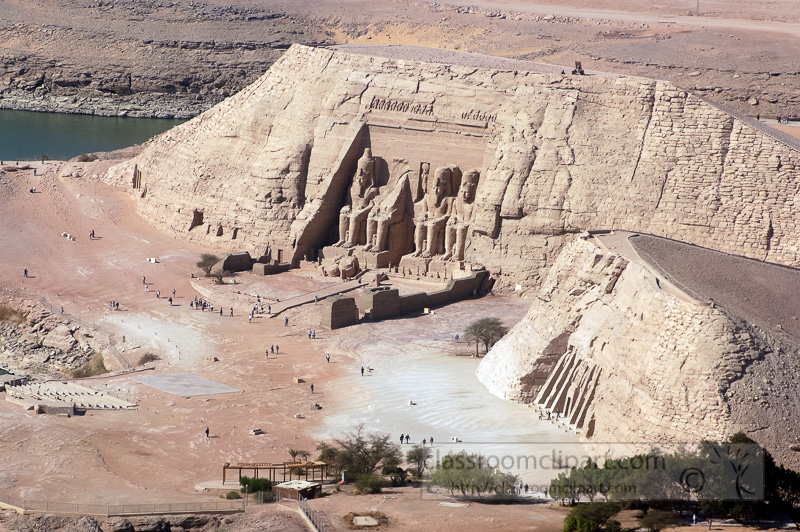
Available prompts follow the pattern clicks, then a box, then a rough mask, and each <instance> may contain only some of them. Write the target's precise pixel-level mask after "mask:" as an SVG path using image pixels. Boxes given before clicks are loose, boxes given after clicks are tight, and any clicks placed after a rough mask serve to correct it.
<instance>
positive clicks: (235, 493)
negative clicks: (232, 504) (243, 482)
mask: <svg viewBox="0 0 800 532" xmlns="http://www.w3.org/2000/svg"><path fill="white" fill-rule="evenodd" d="M225 498H226V499H241V498H242V496H241V495H239V492H238V491H229V492H228V493H226V494H225Z"/></svg>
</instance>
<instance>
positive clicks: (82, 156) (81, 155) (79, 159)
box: [78, 153, 97, 163]
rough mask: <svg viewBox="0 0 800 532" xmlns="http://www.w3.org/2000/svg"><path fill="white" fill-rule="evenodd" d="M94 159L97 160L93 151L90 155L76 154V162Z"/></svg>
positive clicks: (86, 161) (87, 161)
mask: <svg viewBox="0 0 800 532" xmlns="http://www.w3.org/2000/svg"><path fill="white" fill-rule="evenodd" d="M96 160H97V155H95V154H94V153H93V154H91V155H88V154H86V153H81V154H80V155H78V162H81V163H90V162H92V161H96Z"/></svg>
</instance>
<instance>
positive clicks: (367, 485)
mask: <svg viewBox="0 0 800 532" xmlns="http://www.w3.org/2000/svg"><path fill="white" fill-rule="evenodd" d="M384 487H386V480H385V479H383V477H379V476H378V475H373V474H371V473H364V474H363V475H359V477H358V480H356V493H358V494H361V495H364V494H367V493H380V492H381V491H382V490H383V488H384Z"/></svg>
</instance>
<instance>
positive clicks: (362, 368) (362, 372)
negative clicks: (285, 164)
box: [361, 366, 364, 377]
mask: <svg viewBox="0 0 800 532" xmlns="http://www.w3.org/2000/svg"><path fill="white" fill-rule="evenodd" d="M361 376H362V377H363V376H364V366H361Z"/></svg>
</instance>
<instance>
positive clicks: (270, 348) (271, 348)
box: [269, 345, 275, 355]
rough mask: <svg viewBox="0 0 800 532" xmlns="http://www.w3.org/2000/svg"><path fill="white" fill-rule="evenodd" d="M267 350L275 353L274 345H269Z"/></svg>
mask: <svg viewBox="0 0 800 532" xmlns="http://www.w3.org/2000/svg"><path fill="white" fill-rule="evenodd" d="M269 350H270V351H271V352H272V354H273V355H274V354H275V346H274V345H271V346H269Z"/></svg>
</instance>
